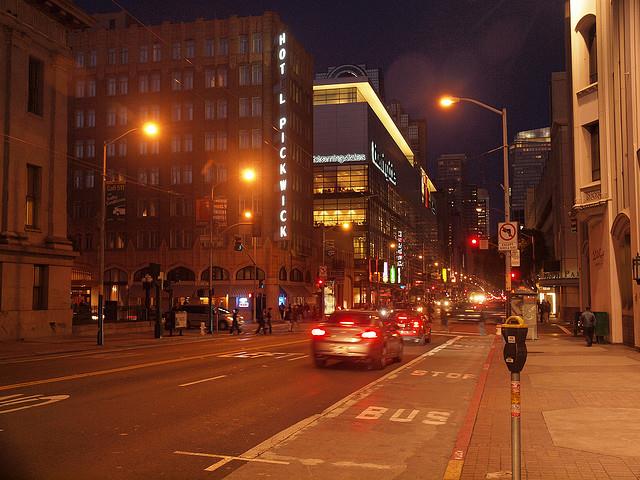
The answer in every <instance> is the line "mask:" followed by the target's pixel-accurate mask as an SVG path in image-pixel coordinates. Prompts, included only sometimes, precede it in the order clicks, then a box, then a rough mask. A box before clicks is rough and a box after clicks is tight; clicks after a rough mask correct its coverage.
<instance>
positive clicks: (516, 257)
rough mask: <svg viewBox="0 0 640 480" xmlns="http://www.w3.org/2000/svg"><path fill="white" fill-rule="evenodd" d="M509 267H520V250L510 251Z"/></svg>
mask: <svg viewBox="0 0 640 480" xmlns="http://www.w3.org/2000/svg"><path fill="white" fill-rule="evenodd" d="M511 266H512V267H519V266H520V250H518V249H516V250H511Z"/></svg>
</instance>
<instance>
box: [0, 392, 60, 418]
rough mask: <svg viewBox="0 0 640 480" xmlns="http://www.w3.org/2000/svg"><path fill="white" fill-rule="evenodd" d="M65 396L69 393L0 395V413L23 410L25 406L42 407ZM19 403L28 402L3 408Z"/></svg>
mask: <svg viewBox="0 0 640 480" xmlns="http://www.w3.org/2000/svg"><path fill="white" fill-rule="evenodd" d="M67 398H69V395H48V396H43V395H40V394H36V395H30V396H28V397H25V396H23V395H22V394H18V395H9V396H6V397H0V414H3V413H11V412H17V411H18V410H25V409H27V408H33V407H42V406H43V405H48V404H50V403H55V402H59V401H61V400H66V399H67ZM21 403H24V404H28V405H23V406H21V407H16V408H8V409H6V410H5V408H6V407H13V406H14V405H19V404H21Z"/></svg>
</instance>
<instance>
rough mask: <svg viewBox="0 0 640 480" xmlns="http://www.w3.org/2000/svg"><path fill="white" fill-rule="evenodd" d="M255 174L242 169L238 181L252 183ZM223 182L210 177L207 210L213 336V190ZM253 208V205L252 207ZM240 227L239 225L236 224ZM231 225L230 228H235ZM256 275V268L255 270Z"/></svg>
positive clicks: (248, 216)
mask: <svg viewBox="0 0 640 480" xmlns="http://www.w3.org/2000/svg"><path fill="white" fill-rule="evenodd" d="M256 177H257V174H256V171H255V169H253V168H244V169H242V170H241V171H240V180H242V181H243V182H245V183H252V182H254V181H255V180H256ZM222 183H224V182H216V183H214V182H213V175H211V191H210V196H209V202H210V205H211V206H210V208H209V295H208V297H209V334H211V335H213V332H214V329H215V331H216V332H217V331H218V322H217V321H216V322H215V328H214V326H213V324H214V322H213V291H212V290H213V208H214V204H215V201H214V200H215V197H214V193H215V189H216V188H217V187H218V186H219V185H221V184H222ZM252 207H253V205H252ZM242 216H243V218H245V219H247V220H250V219H251V218H252V217H253V213H252V212H251V211H250V210H247V211H245V212H243V215H242ZM236 225H240V224H236ZM236 225H232V226H236ZM255 273H256V275H257V268H256V270H255Z"/></svg>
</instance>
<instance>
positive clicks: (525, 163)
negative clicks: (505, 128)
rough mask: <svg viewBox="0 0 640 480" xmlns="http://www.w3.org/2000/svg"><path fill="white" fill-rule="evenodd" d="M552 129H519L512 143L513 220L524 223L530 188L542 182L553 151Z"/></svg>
mask: <svg viewBox="0 0 640 480" xmlns="http://www.w3.org/2000/svg"><path fill="white" fill-rule="evenodd" d="M550 132H551V129H550V128H549V127H546V128H538V129H536V130H527V131H524V132H518V133H517V134H516V136H515V138H514V140H513V143H512V144H511V145H510V146H509V154H510V165H511V174H510V185H511V220H513V221H517V222H520V223H524V221H525V218H524V211H525V203H526V200H527V190H528V189H529V188H533V187H535V186H536V185H538V182H539V181H540V178H542V170H543V169H544V165H545V163H546V162H547V159H548V158H549V152H550V151H551V133H550Z"/></svg>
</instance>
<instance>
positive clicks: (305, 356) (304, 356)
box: [287, 355, 309, 362]
mask: <svg viewBox="0 0 640 480" xmlns="http://www.w3.org/2000/svg"><path fill="white" fill-rule="evenodd" d="M308 356H309V355H302V356H301V357H296V358H290V359H289V360H287V362H293V361H294V360H302V359H303V358H307V357H308Z"/></svg>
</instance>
